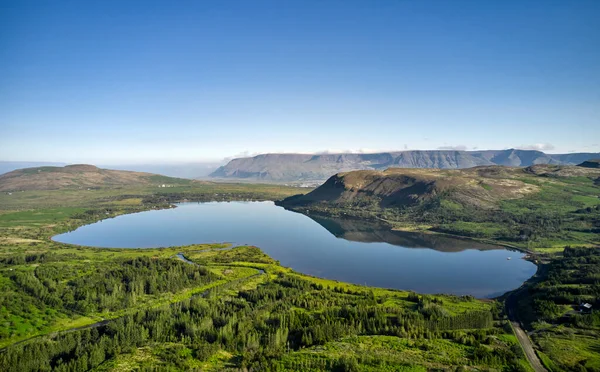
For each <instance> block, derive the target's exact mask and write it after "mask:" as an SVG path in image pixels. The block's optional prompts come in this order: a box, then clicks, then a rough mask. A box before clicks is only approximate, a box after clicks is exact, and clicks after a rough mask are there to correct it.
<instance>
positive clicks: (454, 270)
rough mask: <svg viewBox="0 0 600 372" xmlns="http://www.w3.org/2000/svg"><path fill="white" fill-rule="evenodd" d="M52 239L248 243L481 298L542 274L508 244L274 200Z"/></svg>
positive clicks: (111, 223) (421, 288) (306, 269)
mask: <svg viewBox="0 0 600 372" xmlns="http://www.w3.org/2000/svg"><path fill="white" fill-rule="evenodd" d="M53 239H54V240H55V241H58V242H62V243H69V244H77V245H84V246H93V247H103V248H157V247H169V246H180V245H189V244H199V243H222V242H228V243H233V244H236V245H242V244H248V245H255V246H258V247H260V248H261V249H262V250H263V251H264V252H266V253H267V254H268V255H270V256H271V257H273V258H274V259H276V260H279V261H280V262H281V264H282V265H283V266H288V267H291V268H293V269H294V270H296V271H299V272H301V273H305V274H309V275H314V276H318V277H322V278H327V279H335V280H340V281H346V282H351V283H356V284H365V285H370V286H376V287H384V288H396V289H405V290H414V291H416V292H420V293H451V294H456V295H465V294H469V295H473V296H475V297H479V298H489V297H495V296H499V295H501V294H503V293H505V292H507V291H509V290H512V289H515V288H518V287H519V286H520V285H521V284H522V283H523V282H524V281H526V280H527V279H529V278H530V277H531V276H532V275H533V274H534V273H535V271H536V266H535V265H534V264H532V263H531V262H528V261H525V260H523V259H521V258H522V257H523V254H522V253H519V252H515V251H510V250H507V249H505V248H502V247H498V246H493V245H488V244H482V243H478V242H473V241H470V240H462V239H453V238H448V237H444V236H438V235H432V234H416V233H405V232H396V231H391V230H389V228H385V226H382V225H378V224H375V223H366V222H362V221H358V220H355V219H332V218H323V217H309V216H307V215H303V214H300V213H296V212H291V211H288V210H285V209H283V208H282V207H278V206H275V205H274V204H273V203H272V202H211V203H182V204H178V205H177V208H173V209H165V210H156V211H148V212H141V213H134V214H128V215H123V216H118V217H115V218H110V219H106V220H103V221H100V222H96V223H93V224H90V225H87V226H82V227H80V228H78V229H77V230H75V231H72V232H69V233H65V234H61V235H57V236H55V237H54V238H53ZM508 257H511V259H510V260H508V259H507V258H508Z"/></svg>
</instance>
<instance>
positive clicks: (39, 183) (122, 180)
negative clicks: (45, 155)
mask: <svg viewBox="0 0 600 372" xmlns="http://www.w3.org/2000/svg"><path fill="white" fill-rule="evenodd" d="M192 182H198V181H191V180H186V179H181V178H171V177H166V176H161V175H157V174H152V173H142V172H130V171H121V170H110V169H101V168H97V167H95V166H93V165H85V164H76V165H67V166H65V167H48V166H45V167H35V168H25V169H18V170H14V171H12V172H8V173H5V174H3V175H0V191H21V190H57V189H77V188H98V187H100V188H113V187H123V186H152V185H156V186H158V185H163V184H165V185H167V184H168V185H184V184H190V183H192Z"/></svg>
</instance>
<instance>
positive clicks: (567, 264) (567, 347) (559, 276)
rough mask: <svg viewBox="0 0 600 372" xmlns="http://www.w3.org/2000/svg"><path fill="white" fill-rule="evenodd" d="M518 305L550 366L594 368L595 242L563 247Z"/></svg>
mask: <svg viewBox="0 0 600 372" xmlns="http://www.w3.org/2000/svg"><path fill="white" fill-rule="evenodd" d="M585 304H588V305H591V307H590V308H589V309H588V307H586V306H583V305H585ZM519 305H520V311H519V313H520V314H521V318H522V319H523V321H524V322H525V323H526V324H527V325H528V327H529V329H530V330H531V332H532V338H533V340H534V341H535V342H536V343H537V345H538V346H539V348H540V356H542V358H541V359H542V361H543V362H544V364H545V365H546V367H547V368H548V369H549V370H550V371H586V370H588V371H600V312H598V309H599V308H600V248H592V249H590V248H585V247H583V248H571V247H567V248H565V250H564V252H563V257H561V258H557V259H555V260H553V261H551V262H550V263H548V264H545V265H544V266H543V267H542V268H541V269H540V273H539V274H538V277H537V278H535V279H534V281H532V283H530V284H529V285H528V286H527V288H526V291H524V292H522V295H521V296H520V297H519Z"/></svg>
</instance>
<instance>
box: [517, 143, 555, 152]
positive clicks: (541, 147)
mask: <svg viewBox="0 0 600 372" xmlns="http://www.w3.org/2000/svg"><path fill="white" fill-rule="evenodd" d="M517 149H519V150H536V151H550V150H554V149H555V147H554V145H553V144H551V143H534V144H533V145H522V146H518V147H517Z"/></svg>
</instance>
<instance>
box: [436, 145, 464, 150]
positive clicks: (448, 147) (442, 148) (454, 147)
mask: <svg viewBox="0 0 600 372" xmlns="http://www.w3.org/2000/svg"><path fill="white" fill-rule="evenodd" d="M437 149H438V150H453V151H465V150H467V146H465V145H457V146H440V147H438V148H437Z"/></svg>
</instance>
